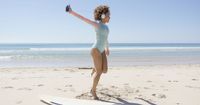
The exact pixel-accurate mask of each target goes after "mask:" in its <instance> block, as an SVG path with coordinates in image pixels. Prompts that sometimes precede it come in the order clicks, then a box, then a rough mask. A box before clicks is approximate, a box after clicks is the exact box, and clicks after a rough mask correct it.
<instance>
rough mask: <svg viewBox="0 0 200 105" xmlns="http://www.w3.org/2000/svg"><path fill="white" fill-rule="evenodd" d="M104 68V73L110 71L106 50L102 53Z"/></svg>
mask: <svg viewBox="0 0 200 105" xmlns="http://www.w3.org/2000/svg"><path fill="white" fill-rule="evenodd" d="M102 61H103V63H102V68H103V71H102V72H103V73H107V71H108V62H107V56H106V53H105V51H104V52H103V53H102Z"/></svg>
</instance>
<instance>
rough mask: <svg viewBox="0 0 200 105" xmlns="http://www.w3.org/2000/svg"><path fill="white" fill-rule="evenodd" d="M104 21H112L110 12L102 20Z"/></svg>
mask: <svg viewBox="0 0 200 105" xmlns="http://www.w3.org/2000/svg"><path fill="white" fill-rule="evenodd" d="M102 21H103V22H104V23H108V22H109V21H110V13H107V14H106V17H105V18H104V19H103V20H102Z"/></svg>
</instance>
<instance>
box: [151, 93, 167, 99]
mask: <svg viewBox="0 0 200 105" xmlns="http://www.w3.org/2000/svg"><path fill="white" fill-rule="evenodd" d="M152 96H154V97H157V98H160V99H164V98H167V97H166V95H165V94H161V93H158V94H155V93H154V94H152Z"/></svg>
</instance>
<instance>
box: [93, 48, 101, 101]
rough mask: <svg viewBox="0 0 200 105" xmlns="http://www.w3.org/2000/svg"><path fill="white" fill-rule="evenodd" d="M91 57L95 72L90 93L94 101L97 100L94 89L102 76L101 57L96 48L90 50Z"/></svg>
mask: <svg viewBox="0 0 200 105" xmlns="http://www.w3.org/2000/svg"><path fill="white" fill-rule="evenodd" d="M91 55H92V58H93V62H94V67H95V70H96V72H95V73H94V76H93V85H92V89H91V93H92V95H93V97H94V99H98V97H97V95H96V87H97V85H98V82H99V79H100V77H101V74H102V55H101V53H100V51H99V50H98V49H97V48H93V49H92V51H91Z"/></svg>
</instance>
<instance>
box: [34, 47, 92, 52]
mask: <svg viewBox="0 0 200 105" xmlns="http://www.w3.org/2000/svg"><path fill="white" fill-rule="evenodd" d="M30 50H31V51H88V50H90V48H30Z"/></svg>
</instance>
